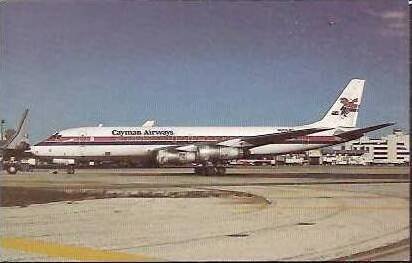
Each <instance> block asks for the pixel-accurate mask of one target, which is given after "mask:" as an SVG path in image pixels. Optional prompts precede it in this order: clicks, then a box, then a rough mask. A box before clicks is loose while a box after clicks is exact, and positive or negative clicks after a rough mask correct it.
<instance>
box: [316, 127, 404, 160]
mask: <svg viewBox="0 0 412 263" xmlns="http://www.w3.org/2000/svg"><path fill="white" fill-rule="evenodd" d="M332 149H333V150H334V153H333V154H331V153H330V152H328V151H324V153H325V154H326V155H324V158H323V161H325V160H326V162H331V160H332V161H333V159H336V160H337V161H335V162H337V163H339V161H341V162H342V161H343V160H345V161H346V162H350V163H347V164H364V165H368V164H395V165H396V164H398V165H407V164H409V162H410V158H409V134H404V133H403V132H402V131H401V130H399V129H394V130H393V132H392V134H389V135H386V136H383V137H381V138H370V137H368V136H363V137H361V138H359V139H358V140H354V141H350V142H347V143H345V144H343V145H338V146H335V147H333V148H332ZM328 158H329V159H328Z"/></svg>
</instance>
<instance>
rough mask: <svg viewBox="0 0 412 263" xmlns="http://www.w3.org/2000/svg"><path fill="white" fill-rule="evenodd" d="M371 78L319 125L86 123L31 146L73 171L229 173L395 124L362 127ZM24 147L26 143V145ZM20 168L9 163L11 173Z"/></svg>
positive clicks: (355, 84) (358, 83)
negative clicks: (114, 167)
mask: <svg viewBox="0 0 412 263" xmlns="http://www.w3.org/2000/svg"><path fill="white" fill-rule="evenodd" d="M364 84H365V81H364V80H361V79H352V80H351V81H350V82H349V84H348V85H347V86H346V88H345V89H344V90H343V92H342V93H341V95H340V96H339V97H338V99H337V100H336V102H335V103H334V104H333V105H332V107H331V108H330V109H329V111H328V112H327V113H326V115H325V116H324V117H323V118H322V119H321V120H320V121H317V122H315V123H311V124H307V125H302V126H296V127H157V126H155V125H154V121H149V122H147V123H146V124H145V125H143V126H142V127H103V126H102V125H99V126H98V127H81V128H73V129H67V130H62V131H60V132H58V133H55V134H53V135H52V136H50V137H49V138H47V139H45V140H43V141H41V142H39V143H37V144H35V145H33V146H31V147H30V149H29V150H26V152H29V153H31V154H33V155H34V156H36V158H39V159H47V160H51V161H53V162H54V163H61V164H66V165H67V166H68V171H67V172H68V173H74V165H75V164H76V163H81V162H89V161H102V160H111V161H113V160H137V159H140V160H147V161H149V162H151V163H153V164H155V165H160V166H161V165H165V164H190V163H195V164H199V165H198V166H196V167H195V172H196V173H197V174H202V175H215V174H216V175H221V174H224V173H225V165H224V164H225V163H226V162H227V161H229V160H234V159H241V158H248V157H250V156H252V155H257V154H259V155H262V154H264V155H276V154H284V153H290V152H301V151H306V150H311V149H316V148H321V147H325V146H330V145H334V144H339V143H343V142H346V141H350V140H354V139H358V138H360V137H361V136H363V134H364V133H366V132H370V131H373V130H377V129H381V128H383V127H387V126H390V125H393V124H394V123H385V124H381V125H376V126H371V127H367V128H356V120H357V117H358V110H359V105H360V103H361V99H362V93H363V88H364ZM26 116H27V112H26V113H25V115H24V118H23V120H22V121H21V124H20V126H19V130H18V131H19V132H18V133H17V134H16V136H15V139H14V140H11V142H10V143H9V144H8V145H6V147H5V148H6V149H9V150H14V151H15V150H16V149H18V147H17V145H19V143H20V142H21V141H22V138H23V136H22V134H23V133H24V130H25V127H26V126H27V125H26ZM20 148H21V147H20ZM17 169H18V167H16V166H15V165H8V166H7V170H8V172H9V173H14V172H16V171H17Z"/></svg>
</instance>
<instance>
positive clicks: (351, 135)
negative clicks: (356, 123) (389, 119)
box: [335, 123, 395, 140]
mask: <svg viewBox="0 0 412 263" xmlns="http://www.w3.org/2000/svg"><path fill="white" fill-rule="evenodd" d="M394 124H395V123H384V124H380V125H376V126H370V127H366V128H362V129H356V130H352V131H347V132H342V133H339V134H335V135H336V136H338V137H341V138H343V139H345V140H349V139H352V140H353V139H357V138H360V137H362V136H363V135H364V134H365V133H367V132H371V131H375V130H379V129H382V128H385V127H388V126H392V125H394Z"/></svg>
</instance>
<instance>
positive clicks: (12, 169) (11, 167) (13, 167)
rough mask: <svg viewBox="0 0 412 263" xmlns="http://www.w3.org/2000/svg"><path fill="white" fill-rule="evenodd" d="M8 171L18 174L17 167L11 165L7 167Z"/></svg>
mask: <svg viewBox="0 0 412 263" xmlns="http://www.w3.org/2000/svg"><path fill="white" fill-rule="evenodd" d="M7 173H8V174H16V173H17V167H16V166H13V165H10V166H9V167H7Z"/></svg>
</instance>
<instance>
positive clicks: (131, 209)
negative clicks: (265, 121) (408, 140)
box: [0, 167, 410, 261]
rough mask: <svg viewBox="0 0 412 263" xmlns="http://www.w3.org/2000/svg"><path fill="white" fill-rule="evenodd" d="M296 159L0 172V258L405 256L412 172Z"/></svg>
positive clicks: (111, 258) (83, 259)
mask: <svg viewBox="0 0 412 263" xmlns="http://www.w3.org/2000/svg"><path fill="white" fill-rule="evenodd" d="M292 168H293V167H291V169H289V170H286V169H285V170H282V169H284V168H281V169H278V168H263V169H257V168H252V169H237V170H236V169H231V170H229V171H228V175H227V176H221V177H204V176H195V175H192V174H191V172H192V170H191V169H180V168H176V169H126V170H110V169H109V170H90V169H88V170H79V171H77V172H76V174H74V175H67V174H65V173H64V172H63V171H59V172H58V173H57V174H53V173H51V172H52V171H47V170H46V171H35V172H32V173H22V174H18V175H6V174H4V173H1V174H0V180H1V188H0V189H1V192H0V193H1V199H0V203H1V207H0V215H1V219H2V220H1V221H0V226H1V228H0V233H1V240H0V241H1V242H0V249H1V251H0V259H1V260H3V261H30V260H34V261H50V260H59V261H87V260H91V261H107V260H109V261H122V260H125V261H146V260H147V261H151V260H155V261H159V260H160V261H166V260H195V261H203V260H207V261H210V260H337V259H338V260H339V259H340V260H385V259H386V260H388V259H389V260H408V259H409V256H410V255H409V242H407V241H408V240H409V179H408V177H409V176H408V174H405V172H404V171H405V170H402V169H398V168H397V167H394V168H393V167H388V168H387V169H379V168H378V169H370V168H369V169H366V168H363V167H362V168H360V169H359V168H350V169H347V168H346V170H343V169H340V168H329V167H328V168H326V169H323V170H322V168H319V167H316V169H313V170H310V169H309V168H306V167H305V168H293V169H292ZM308 169H309V170H308ZM330 169H335V170H333V171H332V172H331V170H330ZM356 169H358V173H356V172H355V171H356ZM403 169H404V168H403ZM280 170H282V171H283V172H279V171H280ZM294 174H295V176H293V175H294ZM296 174H297V175H296ZM377 175H378V176H377ZM405 240H407V241H405Z"/></svg>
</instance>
